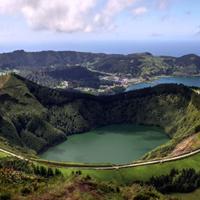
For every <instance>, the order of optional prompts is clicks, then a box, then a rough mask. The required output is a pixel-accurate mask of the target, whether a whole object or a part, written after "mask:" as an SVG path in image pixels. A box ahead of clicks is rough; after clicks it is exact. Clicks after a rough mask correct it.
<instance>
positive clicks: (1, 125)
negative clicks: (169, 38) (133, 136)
mask: <svg viewBox="0 0 200 200" xmlns="http://www.w3.org/2000/svg"><path fill="white" fill-rule="evenodd" d="M196 90H197V89H196ZM199 99H200V97H199V95H198V93H196V92H195V89H193V88H189V87H186V86H183V85H176V84H168V85H159V86H156V87H153V88H146V89H142V90H136V91H132V92H128V93H122V94H118V95H113V96H93V95H88V94H84V93H75V92H68V91H65V90H54V89H50V88H47V87H42V86H40V85H37V84H35V83H33V82H31V81H29V80H27V79H25V78H22V77H20V76H18V75H13V74H11V75H5V76H0V136H1V137H3V138H5V139H6V140H7V141H9V142H10V143H11V144H12V145H17V146H20V147H23V148H28V149H32V150H35V151H36V152H40V151H42V150H44V149H46V148H48V147H49V146H52V145H55V144H57V143H59V142H61V141H64V140H66V139H67V136H68V135H70V134H75V133H82V132H85V131H88V130H90V129H92V128H96V127H100V126H104V125H109V124H118V123H135V124H145V125H156V126H160V127H163V128H164V129H165V131H166V132H167V133H168V134H169V136H170V137H171V138H172V140H171V141H170V142H169V143H168V144H166V145H165V146H162V148H161V149H157V150H156V151H155V152H152V153H151V154H149V156H148V157H155V156H161V155H166V154H167V153H169V152H171V151H172V150H173V149H174V148H175V146H176V145H177V144H178V143H179V142H180V141H182V140H183V138H186V137H187V136H189V135H191V134H194V133H197V132H199V130H200V128H199V127H200V101H199Z"/></svg>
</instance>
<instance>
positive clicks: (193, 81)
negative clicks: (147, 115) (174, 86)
mask: <svg viewBox="0 0 200 200" xmlns="http://www.w3.org/2000/svg"><path fill="white" fill-rule="evenodd" d="M162 83H178V84H184V85H186V86H196V87H200V76H175V77H161V78H158V79H156V80H154V81H150V82H142V83H138V84H134V85H131V86H130V87H128V88H127V90H126V91H131V90H137V89H142V88H146V87H152V86H155V85H158V84H162Z"/></svg>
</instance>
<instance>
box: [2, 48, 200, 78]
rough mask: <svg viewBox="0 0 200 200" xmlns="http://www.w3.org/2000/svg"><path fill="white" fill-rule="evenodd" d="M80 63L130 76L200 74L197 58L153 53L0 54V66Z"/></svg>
mask: <svg viewBox="0 0 200 200" xmlns="http://www.w3.org/2000/svg"><path fill="white" fill-rule="evenodd" d="M76 65H78V66H82V67H86V68H89V69H94V70H98V71H101V72H109V73H121V74H130V75H131V76H132V77H139V76H143V77H146V76H157V75H176V74H179V75H195V74H199V73H200V57H199V56H197V55H193V54H190V55H185V56H182V57H178V58H176V57H170V56H153V55H152V54H150V53H140V54H129V55H120V54H100V53H83V52H74V51H60V52H57V51H41V52H25V51H23V50H18V51H14V52H11V53H2V54H0V69H5V68H11V69H13V68H18V69H30V68H31V69H41V68H51V67H54V68H57V67H68V66H76Z"/></svg>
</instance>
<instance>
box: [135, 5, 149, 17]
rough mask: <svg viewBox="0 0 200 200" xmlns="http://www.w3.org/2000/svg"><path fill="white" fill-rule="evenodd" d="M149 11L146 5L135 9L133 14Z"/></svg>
mask: <svg viewBox="0 0 200 200" xmlns="http://www.w3.org/2000/svg"><path fill="white" fill-rule="evenodd" d="M147 11H148V9H147V8H146V7H138V8H135V9H133V14H134V15H143V14H145V13H146V12H147Z"/></svg>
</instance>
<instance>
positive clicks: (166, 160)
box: [0, 148, 200, 170]
mask: <svg viewBox="0 0 200 200" xmlns="http://www.w3.org/2000/svg"><path fill="white" fill-rule="evenodd" d="M0 151H1V152H3V153H6V154H8V155H10V156H13V157H16V158H18V159H20V160H26V161H30V162H34V161H35V162H39V163H44V164H45V163H46V164H51V165H54V166H58V167H61V166H62V167H69V168H86V169H93V170H113V169H122V168H131V167H140V166H145V165H152V164H159V163H164V162H171V161H175V160H181V159H183V158H187V157H190V156H193V155H195V154H198V153H200V149H197V150H195V151H192V152H189V153H186V154H183V155H179V156H175V157H171V158H163V159H158V160H152V161H145V162H139V163H130V164H122V165H107V166H106V165H105V166H103V165H91V166H90V165H84V164H83V165H79V164H77V165H76V164H67V163H61V162H60V163H59V162H51V161H46V160H40V159H33V158H30V159H27V158H25V157H23V156H20V155H17V154H15V153H12V152H10V151H7V150H4V149H1V148H0Z"/></svg>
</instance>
